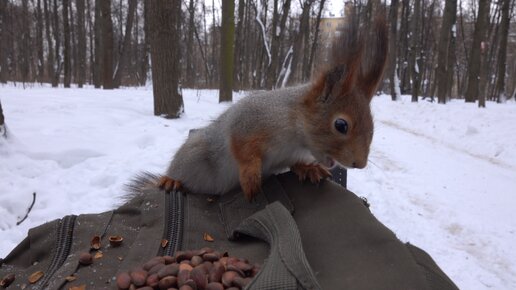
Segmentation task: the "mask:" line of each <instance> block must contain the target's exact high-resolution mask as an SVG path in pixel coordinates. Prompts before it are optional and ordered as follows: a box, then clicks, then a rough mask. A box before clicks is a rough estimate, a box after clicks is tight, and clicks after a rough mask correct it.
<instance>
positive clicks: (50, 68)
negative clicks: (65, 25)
mask: <svg viewBox="0 0 516 290" xmlns="http://www.w3.org/2000/svg"><path fill="white" fill-rule="evenodd" d="M48 1H49V0H43V11H44V13H45V37H46V38H47V46H48V55H47V81H49V82H52V79H53V78H54V44H53V41H52V36H51V33H50V24H51V23H50V12H49V7H48V6H49V5H50V4H48V3H47V2H48Z"/></svg>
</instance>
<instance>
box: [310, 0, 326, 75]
mask: <svg viewBox="0 0 516 290" xmlns="http://www.w3.org/2000/svg"><path fill="white" fill-rule="evenodd" d="M325 3H326V0H321V2H320V3H319V12H318V13H317V18H316V20H315V33H314V38H313V41H312V48H311V49H310V58H309V60H308V67H309V68H310V72H311V71H312V70H313V68H314V58H315V54H316V52H317V44H318V43H319V41H320V39H319V26H321V17H322V12H323V10H324V4H325Z"/></svg>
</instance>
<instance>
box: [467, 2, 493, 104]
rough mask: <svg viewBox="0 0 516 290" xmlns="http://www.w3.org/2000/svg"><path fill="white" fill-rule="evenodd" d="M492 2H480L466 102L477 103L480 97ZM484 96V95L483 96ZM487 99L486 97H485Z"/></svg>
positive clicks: (469, 64)
mask: <svg viewBox="0 0 516 290" xmlns="http://www.w3.org/2000/svg"><path fill="white" fill-rule="evenodd" d="M490 3H491V1H490V0H479V1H478V14H477V21H476V22H475V32H474V33H473V44H472V47H471V55H470V58H469V63H468V87H467V90H466V96H465V98H466V102H475V101H476V100H478V96H479V80H480V63H481V54H482V51H481V49H482V48H481V45H482V42H483V41H485V39H484V38H485V32H486V28H487V24H488V19H489V5H490ZM482 95H483V94H482ZM484 98H485V95H484Z"/></svg>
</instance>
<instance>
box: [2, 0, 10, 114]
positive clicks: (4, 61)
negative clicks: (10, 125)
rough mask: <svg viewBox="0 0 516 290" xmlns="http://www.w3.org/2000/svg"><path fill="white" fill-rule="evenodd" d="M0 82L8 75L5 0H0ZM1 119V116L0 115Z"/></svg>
mask: <svg viewBox="0 0 516 290" xmlns="http://www.w3.org/2000/svg"><path fill="white" fill-rule="evenodd" d="M0 38H1V39H2V41H1V42H0V83H6V82H7V78H8V75H9V70H8V68H7V40H6V39H7V1H0ZM2 119H3V116H2Z"/></svg>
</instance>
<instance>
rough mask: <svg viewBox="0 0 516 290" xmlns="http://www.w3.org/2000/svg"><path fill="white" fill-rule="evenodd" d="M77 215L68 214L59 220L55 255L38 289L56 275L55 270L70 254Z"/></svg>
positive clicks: (43, 286)
mask: <svg viewBox="0 0 516 290" xmlns="http://www.w3.org/2000/svg"><path fill="white" fill-rule="evenodd" d="M76 219H77V216H76V215H67V216H65V217H64V218H62V219H61V220H60V221H59V225H58V226H57V232H56V246H55V248H54V249H55V252H54V256H53V257H52V260H51V262H50V264H49V265H48V267H47V271H46V272H45V275H44V276H43V279H42V280H41V283H40V284H39V287H37V289H43V288H45V287H46V286H47V284H48V282H49V281H50V279H51V278H52V276H54V274H55V272H56V271H57V270H58V269H59V268H60V267H61V266H62V265H63V263H64V262H65V261H66V258H67V257H68V255H69V254H70V250H71V248H72V240H73V228H74V226H75V220H76Z"/></svg>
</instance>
